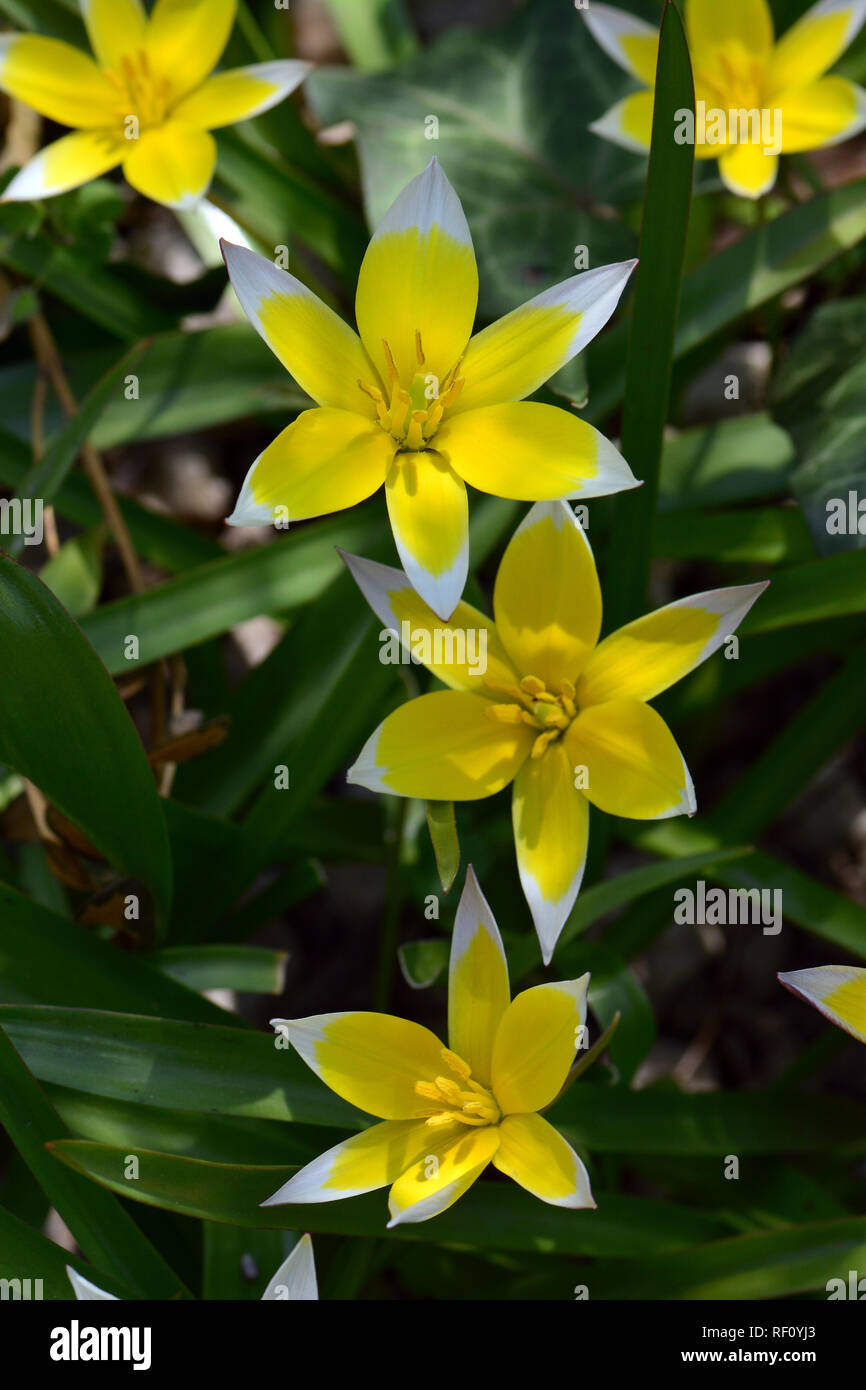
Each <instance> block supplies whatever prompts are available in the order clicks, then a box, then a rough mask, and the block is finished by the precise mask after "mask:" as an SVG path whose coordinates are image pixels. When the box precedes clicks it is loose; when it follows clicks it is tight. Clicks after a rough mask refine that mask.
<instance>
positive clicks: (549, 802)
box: [512, 739, 589, 965]
mask: <svg viewBox="0 0 866 1390" xmlns="http://www.w3.org/2000/svg"><path fill="white" fill-rule="evenodd" d="M574 781H575V777H574V769H573V768H572V765H571V761H570V759H569V757H568V753H567V750H566V746H565V744H564V742H563V741H562V740H561V739H559V740H557V741H556V742H555V743H552V744H551V745H550V747H549V748H548V749H547V751H546V752H545V753H543V754H542V756H541V757H540V758H528V759H527V760H526V762H525V763H524V764H523V767H522V768H521V769H520V771H519V772H518V774H517V776H516V777H515V779H514V792H513V800H512V819H513V822H514V844H515V847H516V849H517V867H518V870H519V872H520V882H521V883H522V885H523V891H524V893H525V894H526V901H527V902H528V903H529V910H530V912H531V913H532V920H533V922H534V923H535V930H536V931H537V932H538V940H539V943H540V945H541V955H542V958H543V960H544V964H545V965H549V964H550V959H551V957H552V955H553V950H554V947H555V946H556V943H557V940H558V938H559V933H560V932H561V931H562V928H563V926H564V925H565V921H566V918H567V917H568V914H569V912H570V911H571V909H572V907H573V906H574V900H575V898H576V897H577V894H578V891H579V889H580V884H581V881H582V879H583V871H584V868H585V867H586V848H587V843H588V840H589V805H588V803H587V800H586V797H585V796H584V795H583V793H582V792H581V791H579V790H578V789H577V788H576V787H575V785H574Z"/></svg>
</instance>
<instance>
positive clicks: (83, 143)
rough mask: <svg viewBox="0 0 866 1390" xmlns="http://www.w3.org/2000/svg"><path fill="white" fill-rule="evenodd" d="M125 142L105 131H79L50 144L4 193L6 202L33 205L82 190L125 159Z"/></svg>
mask: <svg viewBox="0 0 866 1390" xmlns="http://www.w3.org/2000/svg"><path fill="white" fill-rule="evenodd" d="M123 143H124V142H123V141H122V140H120V139H118V138H117V137H116V136H115V135H113V134H110V133H108V132H106V131H104V130H75V131H73V132H72V134H71V135H62V136H61V137H60V139H59V140H55V141H54V143H53V144H51V145H46V146H45V148H44V149H42V150H40V151H39V153H38V154H37V155H34V156H33V158H32V159H31V160H30V162H29V164H25V165H24V168H23V169H21V170H20V171H19V173H17V174H16V175H15V177H14V179H12V181H11V183H10V184H9V185H8V186H7V187H6V188H5V189H4V191H3V199H4V201H6V202H29V201H30V200H31V199H33V198H49V197H51V195H52V194H54V193H64V192H65V191H66V189H67V188H78V187H79V185H80V184H82V183H87V181H88V179H95V178H98V177H99V175H100V174H104V173H106V172H107V170H109V169H113V168H114V166H115V164H119V163H120V160H121V159H122V158H123V155H124V150H123V148H122V146H123Z"/></svg>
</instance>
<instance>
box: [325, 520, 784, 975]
mask: <svg viewBox="0 0 866 1390" xmlns="http://www.w3.org/2000/svg"><path fill="white" fill-rule="evenodd" d="M345 559H346V562H347V564H348V565H349V568H350V569H351V571H352V573H353V575H354V576H355V579H356V581H357V583H358V585H359V586H360V588H361V590H362V591H363V593H364V596H365V597H366V599H367V602H368V603H369V604H370V606H371V608H372V609H373V611H374V612H375V613H376V614H377V615H378V616H379V618H381V620H382V622H383V623H384V624H385V625H386V627H387V628H389V629H391V630H393V631H394V632H396V633H398V634H401V636H403V637H404V640H405V635H406V634H407V633H408V636H409V641H408V643H406V646H407V650H408V651H409V653H410V654H411V653H412V652H413V651H415V650H417V651H418V652H419V654H421V655H422V660H424V662H425V664H426V665H427V666H428V668H429V670H431V671H432V672H433V674H434V675H435V676H438V677H439V679H440V680H441V681H443V682H444V683H445V684H446V685H448V686H450V687H451V689H450V690H441V691H434V692H432V693H431V694H427V695H422V696H420V698H418V699H415V700H409V701H408V702H407V703H406V704H404V705H401V706H400V707H399V708H398V709H396V710H395V711H394V712H393V714H389V715H388V717H387V719H385V720H384V721H383V723H382V724H380V725H379V727H378V729H377V730H376V732H375V733H374V734H373V735H372V737H371V738H370V739H368V741H367V743H366V744H365V746H364V748H363V749H362V751H361V754H360V756H359V758H358V761H357V762H356V763H355V765H354V766H353V767H352V768H350V770H349V773H348V780H349V781H350V782H354V783H357V784H359V785H360V786H362V787H369V788H370V789H371V790H372V791H378V792H388V793H391V794H395V793H396V794H397V795H398V796H413V797H420V798H423V799H425V800H430V801H475V800H478V799H479V798H480V797H485V796H492V795H493V794H494V793H495V792H498V791H501V790H502V788H503V787H506V786H507V785H508V783H509V782H512V781H513V783H514V791H513V799H512V815H513V822H514V838H515V843H516V847H517V864H518V868H519V871H520V879H521V882H522V884H523V891H524V892H525V894H526V898H527V901H528V902H529V906H530V909H531V912H532V916H533V920H534V922H535V927H536V930H537V932H538V938H539V941H540V943H541V950H542V955H543V957H544V961H545V964H547V963H548V962H549V961H550V958H551V956H552V954H553V948H554V946H555V945H556V941H557V938H558V936H559V933H560V931H561V930H562V926H563V924H564V922H565V920H566V918H567V916H568V914H569V912H570V911H571V907H572V905H573V903H574V900H575V898H576V896H577V893H578V889H579V888H580V882H581V879H582V877H583V870H584V864H585V862H586V850H587V842H588V835H589V803H590V802H592V804H593V805H594V806H597V807H599V809H600V810H602V811H607V812H608V814H610V815H613V816H628V817H632V818H634V819H637V820H655V819H664V818H666V817H668V816H678V815H680V814H682V813H683V812H686V813H687V814H688V815H692V814H693V812H694V810H695V795H694V788H693V787H692V780H691V777H690V776H689V773H688V769H687V768H686V765H685V762H684V760H683V756H682V753H681V752H680V750H679V748H678V747H677V745H676V743H675V741H674V738H673V735H672V734H671V732H670V730H669V728H668V726H667V724H665V722H664V720H663V719H662V718H661V716H660V715H658V714H656V712H655V710H653V709H651V708H650V706H649V705H648V704H647V701H648V700H652V699H654V697H655V696H656V695H659V694H660V693H661V692H662V691H663V690H667V688H668V686H670V685H673V684H674V682H675V681H678V680H680V679H681V678H682V677H683V676H685V675H686V674H687V673H688V672H689V671H692V670H694V668H695V666H698V665H700V663H701V662H702V661H705V660H706V658H707V657H708V656H710V655H711V654H712V653H713V652H714V651H716V650H717V648H718V647H720V646H721V645H722V643H723V642H724V641H725V639H726V638H727V637H728V636H729V635H730V634H731V633H732V632H733V631H734V630H735V629H736V627H737V625H738V624H739V623H740V622H741V621H742V619H743V618H744V617H745V615H746V613H748V611H749V609H750V608H751V606H752V604H753V603H754V601H755V599H756V598H757V597H758V595H759V594H760V593H761V592H762V591H763V590H764V589H765V588H766V585H765V584H745V585H743V586H741V587H737V588H730V589H713V590H711V591H710V592H708V593H704V594H695V595H694V596H693V597H692V598H685V599H678V600H677V602H676V603H671V604H668V605H667V607H666V608H660V609H658V611H657V612H655V613H649V614H647V616H646V617H643V618H638V619H637V620H636V621H635V622H632V623H628V624H627V625H626V626H625V627H623V628H621V629H620V630H619V631H618V632H614V633H612V634H611V635H610V636H609V637H606V638H605V639H604V641H602V642H599V641H598V637H599V633H600V631H601V592H600V589H599V583H598V575H597V574H596V569H595V562H594V560H593V557H592V551H591V550H590V547H589V542H588V541H587V539H586V536H585V534H584V532H583V530H582V528H581V527H580V525H579V524H578V522H577V519H576V518H575V515H574V513H573V511H572V510H571V508H570V507H569V506H568V504H567V503H565V502H539V503H537V505H536V506H534V507H533V508H532V509H531V511H530V512H529V513H528V515H527V516H526V518H525V519H524V520H523V522H522V523H521V524H520V526H519V527H518V528H517V530H516V532H515V533H514V536H513V537H512V539H511V541H510V542H509V544H508V546H507V548H506V551H505V554H504V555H503V557H502V563H501V565H500V566H499V573H498V574H497V576H496V584H495V588H494V593H493V611H494V614H495V623H494V622H492V621H491V620H490V619H489V618H487V617H486V616H485V615H484V614H483V613H480V612H478V610H477V609H475V608H472V607H470V606H469V604H466V603H461V604H460V605H459V606H458V607H457V609H456V610H455V612H454V614H453V616H452V618H451V621H450V623H449V624H448V625H447V627H443V626H442V625H441V624H437V620H436V617H435V614H434V613H433V612H431V610H430V609H429V608H428V607H427V606H426V605H425V604H424V603H423V602H422V601H421V600H420V599H419V598H418V596H417V595H416V594H415V593H413V591H412V587H411V585H410V583H409V580H408V579H407V577H406V575H404V574H402V573H401V572H400V571H399V570H395V569H389V568H388V567H387V566H385V565H378V564H374V563H373V562H371V561H369V560H362V559H359V558H357V557H355V556H351V555H347V556H345ZM403 624H407V625H408V626H406V627H404V626H403ZM467 630H475V631H482V630H483V632H484V633H485V634H486V637H485V640H486V670H485V671H484V672H483V673H482V672H481V671H480V670H473V668H472V667H471V666H470V665H469V664H468V663H467V662H466V661H464V662H463V663H462V664H460V662H459V661H456V660H454V659H453V658H454V654H455V653H456V654H457V656H459V655H460V642H459V636H458V633H459V632H460V631H462V632H463V634H464V646H465V633H466V632H467ZM437 631H438V633H439V634H440V639H439V642H438V643H437V642H435V641H433V640H431V637H432V636H433V635H435V632H437ZM424 633H427V634H428V639H427V642H426V644H424V643H421V642H419V641H417V639H418V637H419V635H421V634H424ZM449 633H450V637H449V638H448V640H447V641H445V640H443V638H444V637H445V636H447V635H448V634H449ZM425 645H426V647H427V652H429V653H430V654H432V655H431V659H430V660H429V661H428V660H427V653H425V652H424V646H425ZM437 651H438V652H439V653H440V654H441V655H444V657H445V659H444V660H440V659H439V658H437V656H436V653H437Z"/></svg>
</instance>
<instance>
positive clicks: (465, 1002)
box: [448, 864, 511, 1086]
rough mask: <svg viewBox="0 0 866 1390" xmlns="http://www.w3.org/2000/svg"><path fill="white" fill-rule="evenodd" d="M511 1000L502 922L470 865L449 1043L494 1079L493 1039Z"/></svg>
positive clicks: (476, 1073)
mask: <svg viewBox="0 0 866 1390" xmlns="http://www.w3.org/2000/svg"><path fill="white" fill-rule="evenodd" d="M510 1000H511V991H510V989H509V985H508V965H507V963H506V960H505V950H504V948H503V945H502V938H501V936H500V935H499V928H498V927H497V925H496V922H495V920H494V917H493V913H492V912H491V911H490V907H489V905H488V903H487V899H486V898H485V897H484V894H483V893H482V892H481V889H480V887H479V884H478V880H477V878H476V877H475V870H474V869H473V868H472V865H471V864H470V865H469V868H468V869H467V870H466V883H465V884H464V886H463V893H462V895H461V898H460V903H459V906H458V908H457V916H456V917H455V919H454V935H453V936H452V938H451V965H450V969H449V972H448V1044H449V1046H450V1048H451V1051H452V1052H456V1053H457V1055H458V1057H462V1058H463V1060H464V1062H468V1064H469V1066H470V1067H471V1069H472V1076H473V1078H474V1079H475V1080H476V1081H480V1082H481V1083H482V1085H484V1086H489V1085H490V1064H491V1058H492V1056H493V1039H494V1038H495V1036H496V1030H497V1029H498V1027H499V1024H500V1022H501V1020H502V1016H503V1014H504V1013H505V1010H506V1009H507V1008H508V1005H509V1002H510Z"/></svg>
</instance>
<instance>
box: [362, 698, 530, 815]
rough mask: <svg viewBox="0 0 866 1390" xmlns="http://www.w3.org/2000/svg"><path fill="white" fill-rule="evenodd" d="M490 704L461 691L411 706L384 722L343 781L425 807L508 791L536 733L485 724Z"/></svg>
mask: <svg viewBox="0 0 866 1390" xmlns="http://www.w3.org/2000/svg"><path fill="white" fill-rule="evenodd" d="M489 707H490V701H489V700H485V699H483V698H482V697H481V696H479V695H473V694H469V693H468V692H466V691H462V690H438V691H434V692H433V694H431V695H422V696H421V697H420V698H419V699H417V700H409V701H407V703H406V704H405V705H401V706H400V707H399V709H396V710H394V713H393V714H389V715H388V718H387V719H385V720H383V722H382V723H381V724H380V725H379V727H378V729H377V730H376V732H375V733H374V734H373V736H372V737H371V738H369V739H368V740H367V742H366V744H365V745H364V747H363V749H362V750H361V753H360V756H359V758H358V761H357V762H356V763H355V765H354V766H353V767H351V768H350V769H349V771H348V773H347V774H346V779H347V781H349V782H353V783H355V784H356V785H359V786H362V787H369V788H370V790H371V791H377V792H393V793H396V794H397V795H398V796H415V797H420V798H421V799H423V800H425V801H477V800H478V799H479V798H481V797H483V796H492V795H493V794H494V792H498V791H501V790H502V788H503V787H507V785H508V783H509V782H510V781H511V780H512V778H513V777H514V775H515V773H516V772H517V769H518V768H519V767H520V764H521V763H522V762H523V761H524V759H525V758H527V757H528V756H529V750H530V748H531V747H532V744H533V741H534V734H533V730H532V729H530V728H528V727H527V726H526V725H525V724H501V723H499V722H498V721H496V720H494V719H490V718H488V717H487V710H488V708H489Z"/></svg>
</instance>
